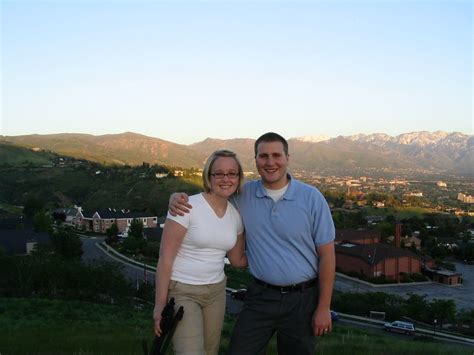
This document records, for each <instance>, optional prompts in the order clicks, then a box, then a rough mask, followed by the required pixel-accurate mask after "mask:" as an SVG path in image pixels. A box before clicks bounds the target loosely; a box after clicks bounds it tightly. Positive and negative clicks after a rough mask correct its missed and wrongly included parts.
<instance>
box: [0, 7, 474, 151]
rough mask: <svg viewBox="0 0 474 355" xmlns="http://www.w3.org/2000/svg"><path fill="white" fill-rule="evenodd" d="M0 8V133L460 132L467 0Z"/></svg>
mask: <svg viewBox="0 0 474 355" xmlns="http://www.w3.org/2000/svg"><path fill="white" fill-rule="evenodd" d="M0 2H1V5H0V6H1V8H0V9H1V19H0V20H1V48H0V50H1V75H2V76H1V84H2V85H1V91H2V93H1V120H0V135H20V134H31V133H40V134H45V133H59V132H82V133H92V134H96V135H99V134H108V133H120V132H125V131H133V132H137V133H142V134H146V135H149V136H153V137H158V138H162V139H166V140H170V141H173V142H176V143H182V144H188V143H193V142H196V141H201V140H203V139H205V138H206V137H213V138H233V137H240V138H244V137H248V138H256V137H257V136H258V135H260V134H262V133H264V132H266V131H270V130H271V131H276V132H279V133H281V134H283V135H285V136H286V137H288V138H290V137H296V136H305V135H319V134H324V135H328V136H337V135H350V134H355V133H376V132H382V133H387V134H390V135H398V134H401V133H406V132H411V131H421V130H427V131H436V130H444V131H459V132H463V133H466V134H473V117H472V113H473V111H472V109H473V108H472V106H473V90H472V84H473V63H472V59H473V58H472V57H473V24H472V18H473V2H472V1H467V0H465V1H456V0H450V1H375V0H374V1H263V0H261V1H232V2H230V1H179V0H178V1H167V2H164V1H131V0H130V1H92V0H89V1H86V0H83V1H67V0H62V1H59V0H57V1H47V2H46V1H44V2H42V1H39V0H35V1H8V0H0Z"/></svg>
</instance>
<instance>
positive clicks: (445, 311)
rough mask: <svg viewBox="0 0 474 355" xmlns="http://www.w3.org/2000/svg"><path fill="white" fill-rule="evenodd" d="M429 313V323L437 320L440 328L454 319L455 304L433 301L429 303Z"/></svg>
mask: <svg viewBox="0 0 474 355" xmlns="http://www.w3.org/2000/svg"><path fill="white" fill-rule="evenodd" d="M429 312H430V316H431V321H434V320H435V319H436V320H437V323H438V324H439V325H440V326H441V325H443V323H444V322H446V321H452V320H454V318H455V317H456V304H455V303H454V301H453V300H437V299H434V300H432V301H431V303H430V307H429Z"/></svg>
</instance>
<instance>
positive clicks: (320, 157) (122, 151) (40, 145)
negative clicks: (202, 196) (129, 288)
mask: <svg viewBox="0 0 474 355" xmlns="http://www.w3.org/2000/svg"><path fill="white" fill-rule="evenodd" d="M254 142H255V140H253V139H248V138H234V139H227V140H223V139H213V138H207V139H205V140H204V141H202V142H198V143H193V144H190V145H182V144H176V143H173V142H170V141H166V140H163V139H159V138H154V137H149V136H145V135H141V134H136V133H131V132H126V133H121V134H108V135H99V136H95V135H89V134H76V133H63V134H48V135H38V134H32V135H23V136H0V143H3V144H7V145H16V146H21V147H26V148H29V149H32V150H36V151H38V150H45V151H51V152H55V153H58V154H62V155H67V156H72V157H75V158H81V159H87V160H91V161H96V162H99V163H104V164H116V165H139V164H142V163H143V162H148V163H151V164H160V165H170V166H180V167H183V168H190V167H197V168H201V167H202V166H203V163H204V161H205V159H206V157H207V156H208V155H209V154H210V153H211V152H212V151H214V150H216V149H222V148H226V149H230V150H233V151H235V152H236V153H237V154H238V155H239V157H240V159H241V161H242V164H243V166H244V169H245V170H249V171H255V165H254V152H253V144H254ZM288 143H289V146H290V165H291V167H292V168H293V169H298V170H305V171H308V172H317V173H321V174H324V173H335V172H338V173H346V174H351V173H354V172H357V173H364V172H367V171H384V170H385V171H392V172H396V171H399V172H403V171H405V172H407V171H410V172H420V173H422V172H430V173H441V174H455V175H463V176H469V177H474V136H472V135H466V134H463V133H459V132H452V133H447V132H442V131H436V132H426V131H421V132H411V133H405V134H400V135H398V136H390V135H387V134H383V133H376V134H369V135H367V134H358V135H352V136H339V137H336V138H329V137H324V136H313V137H297V138H291V139H289V140H288Z"/></svg>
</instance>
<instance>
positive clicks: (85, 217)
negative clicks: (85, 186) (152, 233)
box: [76, 208, 158, 233]
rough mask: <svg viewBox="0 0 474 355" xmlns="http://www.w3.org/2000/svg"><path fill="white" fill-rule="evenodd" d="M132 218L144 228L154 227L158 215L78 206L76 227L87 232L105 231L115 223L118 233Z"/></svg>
mask: <svg viewBox="0 0 474 355" xmlns="http://www.w3.org/2000/svg"><path fill="white" fill-rule="evenodd" d="M134 219H137V220H139V221H141V222H142V223H143V227H144V228H155V227H157V225H158V217H157V216H153V215H152V214H151V213H146V212H133V211H129V210H123V209H122V210H116V209H112V208H108V209H99V210H89V211H86V210H83V209H82V208H78V212H77V215H76V227H77V228H78V229H82V230H84V231H87V232H95V233H106V231H107V229H109V228H110V227H112V225H113V224H114V223H115V224H116V225H117V228H118V231H119V233H123V232H126V231H127V230H128V228H129V227H130V224H131V223H132V221H133V220H134Z"/></svg>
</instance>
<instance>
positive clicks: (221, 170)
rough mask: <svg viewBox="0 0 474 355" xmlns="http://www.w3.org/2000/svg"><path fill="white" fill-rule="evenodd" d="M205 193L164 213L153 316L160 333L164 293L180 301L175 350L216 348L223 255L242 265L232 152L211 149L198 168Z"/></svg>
mask: <svg viewBox="0 0 474 355" xmlns="http://www.w3.org/2000/svg"><path fill="white" fill-rule="evenodd" d="M202 178H203V183H204V193H201V194H197V195H193V196H190V197H189V201H190V202H191V203H192V205H193V209H192V210H191V212H190V213H189V214H186V215H185V216H176V217H173V216H171V215H170V214H168V217H167V220H166V222H165V227H164V230H163V236H162V239H161V247H160V258H159V260H158V267H157V273H156V295H155V309H154V312H153V319H154V322H155V333H156V335H158V336H160V335H161V331H162V330H161V328H160V321H161V312H162V311H163V308H164V307H165V305H166V302H167V300H168V299H169V298H171V297H174V298H175V302H176V305H177V307H179V306H183V307H184V317H183V319H182V320H181V321H180V322H179V324H178V327H177V328H176V332H175V334H174V336H173V346H174V349H175V352H176V354H217V353H218V350H219V342H220V335H221V330H222V324H223V321H224V314H225V299H226V294H225V283H226V278H225V274H224V258H225V256H226V254H227V257H228V258H229V261H230V263H231V264H232V265H233V266H236V267H246V266H247V257H246V256H245V253H244V243H245V242H244V236H243V225H242V220H241V218H240V215H239V213H238V211H237V210H236V208H235V207H234V206H232V204H230V203H229V202H228V198H229V197H231V196H232V195H233V194H234V193H238V191H239V189H240V187H241V185H242V181H243V171H242V166H241V164H240V162H239V160H238V159H237V156H236V155H235V153H233V152H231V151H228V150H218V151H215V152H214V153H213V154H212V155H211V156H210V157H209V158H208V160H207V162H206V164H205V166H204V171H203V174H202Z"/></svg>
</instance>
